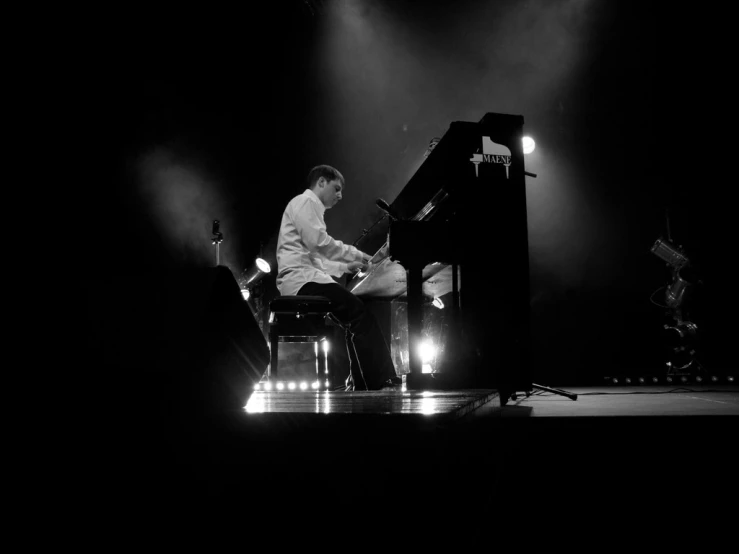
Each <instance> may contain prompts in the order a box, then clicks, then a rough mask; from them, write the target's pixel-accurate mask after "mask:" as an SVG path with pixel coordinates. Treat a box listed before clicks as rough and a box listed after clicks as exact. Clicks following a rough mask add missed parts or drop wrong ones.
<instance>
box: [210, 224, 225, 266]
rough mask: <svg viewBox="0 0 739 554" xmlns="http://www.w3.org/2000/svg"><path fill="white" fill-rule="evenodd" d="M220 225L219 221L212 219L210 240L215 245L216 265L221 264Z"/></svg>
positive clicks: (221, 237) (221, 235)
mask: <svg viewBox="0 0 739 554" xmlns="http://www.w3.org/2000/svg"><path fill="white" fill-rule="evenodd" d="M220 225H221V222H220V221H218V220H217V219H214V220H213V237H212V238H211V240H212V241H213V244H214V245H215V247H216V267H218V266H219V265H220V264H221V257H220V246H221V242H222V241H223V233H221V232H220Z"/></svg>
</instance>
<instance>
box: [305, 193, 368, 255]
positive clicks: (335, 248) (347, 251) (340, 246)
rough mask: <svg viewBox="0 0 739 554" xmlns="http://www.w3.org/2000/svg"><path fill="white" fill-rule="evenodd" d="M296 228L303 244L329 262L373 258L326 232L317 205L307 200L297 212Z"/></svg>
mask: <svg viewBox="0 0 739 554" xmlns="http://www.w3.org/2000/svg"><path fill="white" fill-rule="evenodd" d="M294 222H295V227H296V229H297V230H298V233H299V234H300V238H301V239H302V241H303V244H305V246H306V247H307V248H308V250H309V251H311V252H317V253H319V254H320V255H321V256H323V257H324V258H326V259H327V260H334V261H340V262H359V261H364V260H367V261H369V259H370V258H371V256H369V255H368V254H365V253H364V252H362V251H361V250H359V249H357V248H356V247H354V246H351V245H349V244H344V243H343V242H341V241H340V240H336V239H334V238H333V237H332V236H331V235H329V234H328V232H326V224H325V223H324V222H323V219H322V218H321V216H320V214H319V212H318V208H317V207H316V205H315V204H314V203H313V202H311V201H309V200H307V199H306V200H305V202H303V204H302V206H300V208H299V209H297V210H296V211H295V217H294Z"/></svg>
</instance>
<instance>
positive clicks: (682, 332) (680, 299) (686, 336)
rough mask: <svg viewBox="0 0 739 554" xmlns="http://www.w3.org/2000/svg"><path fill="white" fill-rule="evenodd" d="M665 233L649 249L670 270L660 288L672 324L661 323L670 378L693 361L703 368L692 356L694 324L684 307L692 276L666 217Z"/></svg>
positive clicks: (694, 334)
mask: <svg viewBox="0 0 739 554" xmlns="http://www.w3.org/2000/svg"><path fill="white" fill-rule="evenodd" d="M667 235H668V238H667V239H664V238H661V237H660V238H659V239H657V240H656V241H655V243H654V244H653V245H652V248H651V252H652V254H654V255H655V256H657V257H658V258H660V259H661V260H664V261H665V262H666V264H667V267H669V268H670V269H671V271H672V282H671V283H670V284H669V285H668V286H666V287H664V288H665V304H666V305H665V306H663V307H665V308H667V315H668V316H670V318H671V319H672V320H673V323H671V324H667V323H665V324H664V325H663V328H664V331H665V335H666V337H667V339H668V341H669V344H668V348H669V350H670V353H669V355H668V358H669V359H668V361H667V362H666V365H667V377H672V376H674V375H685V374H686V373H689V370H690V367H691V366H693V365H694V364H695V367H696V368H697V370H698V372H699V373H700V372H702V371H704V368H703V366H702V365H701V363H700V362H699V361H698V360H697V358H696V345H697V342H698V326H697V325H696V324H695V323H693V322H692V321H689V320H688V318H687V313H686V310H685V306H684V303H685V300H686V298H687V296H688V295H689V292H690V288H691V285H693V284H694V281H696V278H695V274H694V272H692V267H691V264H690V260H689V259H688V257H687V256H686V255H685V253H684V252H683V250H682V247H680V246H678V247H675V246H674V245H673V244H672V242H671V238H672V237H670V223H669V216H668V217H667Z"/></svg>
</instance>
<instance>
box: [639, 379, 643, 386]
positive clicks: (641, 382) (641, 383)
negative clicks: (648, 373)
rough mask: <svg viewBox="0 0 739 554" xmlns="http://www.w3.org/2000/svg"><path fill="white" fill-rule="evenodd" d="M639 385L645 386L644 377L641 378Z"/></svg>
mask: <svg viewBox="0 0 739 554" xmlns="http://www.w3.org/2000/svg"><path fill="white" fill-rule="evenodd" d="M639 384H640V385H643V384H644V377H639Z"/></svg>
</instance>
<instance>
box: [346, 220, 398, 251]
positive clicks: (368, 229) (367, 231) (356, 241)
mask: <svg viewBox="0 0 739 554" xmlns="http://www.w3.org/2000/svg"><path fill="white" fill-rule="evenodd" d="M388 215H390V214H388V213H385V214H383V216H382V217H381V218H380V219H378V220H377V221H375V222H374V223H373V224H372V225H370V226H369V227H368V228H367V229H362V234H361V235H360V237H359V238H358V239H357V240H355V241H354V242H353V243H352V246H356V245H357V244H359V241H360V240H362V239H363V238H364V237H366V236H367V233H369V232H370V231H371V230H372V229H373V228H374V227H375V225H377V224H378V223H380V221H382V220H383V219H385V218H386V217H387V216H388Z"/></svg>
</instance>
